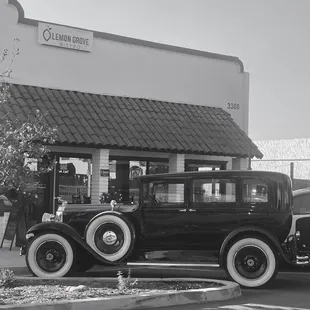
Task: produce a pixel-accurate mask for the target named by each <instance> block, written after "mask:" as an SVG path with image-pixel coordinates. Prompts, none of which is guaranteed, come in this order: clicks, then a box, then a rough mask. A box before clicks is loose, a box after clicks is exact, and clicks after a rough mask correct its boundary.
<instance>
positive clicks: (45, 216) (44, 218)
mask: <svg viewBox="0 0 310 310" xmlns="http://www.w3.org/2000/svg"><path fill="white" fill-rule="evenodd" d="M54 220H55V215H54V214H50V213H44V214H43V216H42V222H54Z"/></svg>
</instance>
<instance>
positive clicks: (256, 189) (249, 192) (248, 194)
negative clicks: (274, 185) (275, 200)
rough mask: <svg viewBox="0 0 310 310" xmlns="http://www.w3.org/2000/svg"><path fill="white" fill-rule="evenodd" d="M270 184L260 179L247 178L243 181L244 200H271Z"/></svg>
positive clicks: (252, 201)
mask: <svg viewBox="0 0 310 310" xmlns="http://www.w3.org/2000/svg"><path fill="white" fill-rule="evenodd" d="M269 195H270V193H269V187H268V184H267V183H266V182H265V181H263V180H259V179H246V180H243V182H242V201H243V202H248V203H264V202H268V201H269Z"/></svg>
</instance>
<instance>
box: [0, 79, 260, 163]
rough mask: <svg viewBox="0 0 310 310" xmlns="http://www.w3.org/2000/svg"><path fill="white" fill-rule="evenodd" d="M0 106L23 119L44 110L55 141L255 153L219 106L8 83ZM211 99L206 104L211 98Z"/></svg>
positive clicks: (138, 148)
mask: <svg viewBox="0 0 310 310" xmlns="http://www.w3.org/2000/svg"><path fill="white" fill-rule="evenodd" d="M10 90H11V98H10V101H9V102H8V103H6V105H5V106H4V107H2V109H3V108H4V109H5V110H6V112H11V113H13V114H15V115H16V116H17V117H18V118H19V119H21V120H24V119H25V120H26V118H27V116H28V115H29V113H31V111H35V110H36V109H39V110H40V111H41V112H43V113H44V112H48V113H49V114H48V116H47V117H46V120H47V122H48V123H49V124H50V125H52V126H57V127H58V128H59V132H58V141H57V144H61V145H72V146H84V147H96V148H109V149H112V148H114V149H115V148H117V149H129V150H136V151H156V152H169V153H186V154H204V155H216V156H233V157H247V156H248V154H249V153H250V154H251V156H255V157H257V158H261V157H262V156H263V155H262V153H261V152H260V151H259V149H258V148H257V146H256V145H255V144H254V143H253V142H252V141H251V139H250V138H249V137H248V136H247V135H246V134H245V133H244V132H243V131H242V130H241V129H240V127H239V126H238V125H237V124H236V123H235V122H234V121H233V119H232V117H231V116H230V115H229V113H227V112H226V111H224V110H223V109H220V108H213V107H205V106H197V105H190V104H181V103H173V102H163V101H155V100H149V99H138V98H129V97H119V96H106V95H97V94H89V93H82V92H77V91H69V90H57V89H49V88H42V87H34V86H24V85H15V84H12V85H11V88H10ZM211 104H212V103H211Z"/></svg>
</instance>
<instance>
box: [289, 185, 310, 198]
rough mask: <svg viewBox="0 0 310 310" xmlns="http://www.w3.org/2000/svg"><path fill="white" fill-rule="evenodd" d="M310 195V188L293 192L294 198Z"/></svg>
mask: <svg viewBox="0 0 310 310" xmlns="http://www.w3.org/2000/svg"><path fill="white" fill-rule="evenodd" d="M306 194H310V187H305V188H300V189H296V190H294V191H293V197H295V196H300V195H306Z"/></svg>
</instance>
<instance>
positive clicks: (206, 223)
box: [188, 177, 239, 251]
mask: <svg viewBox="0 0 310 310" xmlns="http://www.w3.org/2000/svg"><path fill="white" fill-rule="evenodd" d="M237 188H238V184H237V179H216V178H212V177H203V178H193V179H192V180H191V181H190V190H191V192H190V204H189V210H188V221H189V238H190V245H191V248H192V249H195V250H198V249H200V250H207V251H214V250H219V248H220V246H221V243H222V242H223V240H224V239H225V237H226V236H227V233H228V232H229V231H230V230H231V229H232V228H233V227H238V205H239V201H238V199H239V198H238V195H237V194H236V193H237Z"/></svg>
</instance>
